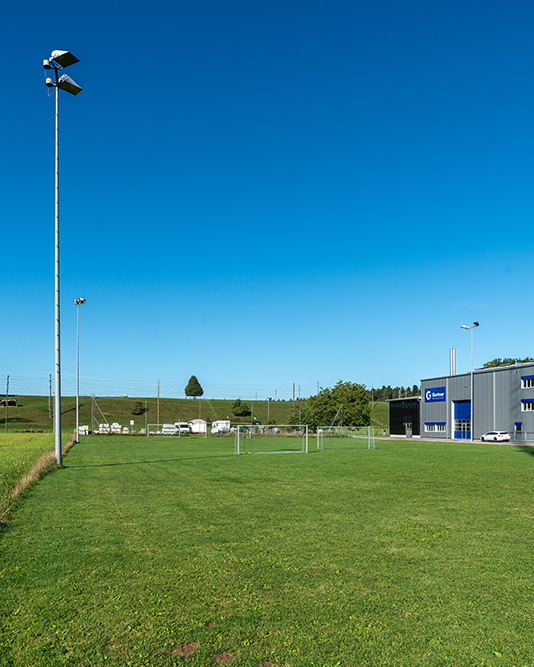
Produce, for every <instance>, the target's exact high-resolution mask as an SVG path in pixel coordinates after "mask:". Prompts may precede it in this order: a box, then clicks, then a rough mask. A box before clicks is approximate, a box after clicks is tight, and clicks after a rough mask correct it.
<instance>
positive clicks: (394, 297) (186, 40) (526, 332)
mask: <svg viewBox="0 0 534 667" xmlns="http://www.w3.org/2000/svg"><path fill="white" fill-rule="evenodd" d="M533 27H534V5H532V3H531V2H527V1H525V2H520V1H517V0H511V1H510V0H508V1H507V2H504V0H501V1H499V2H492V1H491V0H484V2H482V1H475V2H472V1H469V0H462V1H459V0H447V1H444V0H443V1H441V0H438V1H437V2H432V3H429V2H427V1H426V0H425V1H423V0H418V1H405V2H399V1H398V0H377V1H373V2H363V1H358V0H350V1H349V0H346V1H345V0H330V1H329V2H326V1H324V0H309V1H306V2H304V1H301V0H284V2H281V1H279V0H269V2H263V3H261V2H260V3H252V2H249V1H244V0H229V1H228V2H225V3H221V2H215V1H213V0H209V1H204V2H202V1H199V2H193V3H191V2H182V1H181V0H173V1H172V2H171V1H168V2H167V1H165V2H162V1H161V0H154V1H153V2H151V3H148V4H147V3H135V2H133V3H132V2H111V3H110V2H101V1H98V0H97V1H93V0H92V1H91V2H86V1H82V2H77V3H74V4H72V5H71V6H65V7H64V8H63V7H61V6H58V7H57V9H55V8H53V7H52V6H45V5H43V3H41V2H39V3H38V2H36V1H35V0H29V2H25V3H9V4H8V5H7V6H6V7H4V8H3V15H2V24H1V27H0V36H1V41H2V44H3V48H4V62H5V65H4V68H3V75H4V76H3V84H4V85H3V90H4V97H3V104H2V106H1V108H2V128H3V132H2V160H1V162H0V170H1V172H0V177H1V180H0V182H1V187H2V190H3V196H2V210H3V215H2V218H3V222H4V224H3V225H2V243H1V247H2V251H3V252H2V262H1V272H2V276H3V284H4V289H3V290H2V302H3V303H2V313H3V318H2V319H3V327H2V332H3V340H4V344H3V345H2V352H1V353H0V373H2V375H0V385H2V384H3V382H4V380H3V379H2V377H3V376H4V377H5V374H7V373H10V374H11V378H12V380H11V382H12V384H11V386H12V389H13V391H15V392H19V393H25V392H27V391H29V390H30V389H31V390H33V391H35V392H36V393H37V392H38V391H39V393H46V392H47V391H48V386H47V379H48V374H49V373H53V370H54V317H53V316H54V255H53V253H54V171H53V168H54V143H53V142H54V98H53V96H51V97H48V96H47V88H46V87H45V85H44V70H43V69H42V67H41V63H42V60H43V58H47V57H48V56H49V55H50V52H51V51H52V50H53V49H68V50H71V51H72V52H73V53H74V54H75V55H77V57H78V58H79V59H80V61H81V62H80V63H78V64H77V65H75V66H73V67H71V68H69V70H68V73H69V75H70V76H71V77H72V78H74V79H75V80H76V81H77V82H78V83H79V84H80V85H81V86H82V87H83V92H82V93H81V94H80V95H78V96H77V97H72V96H70V95H68V94H65V93H62V94H61V110H60V118H61V122H60V146H61V149H60V154H61V164H60V173H61V298H62V369H63V373H64V383H63V390H64V393H70V394H72V393H74V374H75V360H76V354H75V352H76V348H75V343H76V308H75V306H74V303H73V301H74V299H75V298H76V297H78V296H83V297H85V298H86V299H87V303H86V305H84V306H82V310H81V337H80V346H81V371H80V372H81V377H82V379H81V392H82V393H90V392H93V391H94V392H96V393H105V392H109V393H116V394H118V393H128V394H130V395H135V394H138V395H153V394H154V392H155V390H156V383H157V380H158V379H160V380H161V391H162V395H168V396H182V395H183V387H184V386H185V384H186V382H187V380H188V379H189V377H190V376H191V375H192V374H195V375H197V377H198V378H199V380H200V382H201V384H202V385H203V387H204V389H205V392H206V396H207V397H211V396H215V397H217V396H220V397H234V396H237V395H240V396H242V397H253V396H255V393H256V392H257V393H258V397H265V396H274V393H275V389H276V390H277V395H278V397H286V398H288V397H289V396H290V394H291V390H292V384H293V382H294V383H296V386H297V391H298V387H299V386H300V387H301V393H302V395H309V394H310V393H313V392H315V390H316V386H317V382H319V383H320V385H321V386H322V387H326V386H331V385H333V384H334V383H335V382H336V381H337V380H339V379H342V380H350V381H354V382H361V383H364V384H365V385H367V386H368V387H371V386H381V385H382V384H391V385H393V386H394V385H408V384H409V385H412V384H414V383H419V380H420V379H421V378H428V377H433V376H439V375H441V374H447V373H448V370H449V366H448V359H449V353H448V351H449V348H451V347H455V348H456V349H457V370H458V372H465V371H468V370H469V368H470V337H469V333H468V332H466V331H463V330H462V329H460V325H461V324H471V322H472V321H473V320H478V321H479V322H480V328H479V329H478V330H477V331H476V332H475V355H474V362H475V367H476V366H480V365H481V364H482V363H483V362H484V361H487V360H489V359H492V358H494V357H503V356H513V357H524V356H527V355H528V356H534V348H533V345H532V329H533V324H534V322H533V319H534V311H533V309H532V307H531V298H530V287H529V285H530V284H531V281H530V279H529V275H530V270H529V268H528V267H529V266H531V263H532V249H533V248H532V246H533V242H532V238H531V235H530V234H531V231H532V221H533V213H534V191H533V183H534V168H533V160H534V94H533V80H534V76H533V56H534V41H533V40H532V33H533ZM529 230H530V231H529ZM95 378H96V379H95ZM43 384H45V386H42V385H43ZM2 391H3V390H2Z"/></svg>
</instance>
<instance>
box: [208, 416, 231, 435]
mask: <svg viewBox="0 0 534 667" xmlns="http://www.w3.org/2000/svg"><path fill="white" fill-rule="evenodd" d="M211 432H212V433H229V432H230V420H229V419H219V420H218V421H215V422H212V423H211Z"/></svg>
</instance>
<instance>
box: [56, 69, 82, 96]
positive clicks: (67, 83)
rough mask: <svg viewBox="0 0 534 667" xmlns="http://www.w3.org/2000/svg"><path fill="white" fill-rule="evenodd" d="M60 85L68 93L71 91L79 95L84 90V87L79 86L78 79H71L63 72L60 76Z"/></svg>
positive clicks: (72, 93)
mask: <svg viewBox="0 0 534 667" xmlns="http://www.w3.org/2000/svg"><path fill="white" fill-rule="evenodd" d="M58 87H59V88H61V90H65V91H66V92H67V93H70V94H71V95H77V94H78V93H79V92H81V90H82V87H81V86H79V85H78V84H77V83H76V81H74V79H71V78H70V76H68V75H67V74H62V75H61V76H60V77H59V81H58Z"/></svg>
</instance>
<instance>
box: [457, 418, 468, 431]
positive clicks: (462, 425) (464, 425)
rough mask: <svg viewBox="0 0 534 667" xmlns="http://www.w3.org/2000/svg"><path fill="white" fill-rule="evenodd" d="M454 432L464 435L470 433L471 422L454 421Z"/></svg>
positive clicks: (465, 420)
mask: <svg viewBox="0 0 534 667" xmlns="http://www.w3.org/2000/svg"><path fill="white" fill-rule="evenodd" d="M454 430H455V431H461V432H462V433H466V432H467V431H471V420H470V419H455V420H454Z"/></svg>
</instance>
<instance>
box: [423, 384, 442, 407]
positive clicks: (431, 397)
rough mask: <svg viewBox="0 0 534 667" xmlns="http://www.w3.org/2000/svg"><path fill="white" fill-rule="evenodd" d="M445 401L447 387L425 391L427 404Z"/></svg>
mask: <svg viewBox="0 0 534 667" xmlns="http://www.w3.org/2000/svg"><path fill="white" fill-rule="evenodd" d="M444 400H445V387H431V388H430V389H427V390H426V391H425V403H439V402H440V401H444Z"/></svg>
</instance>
